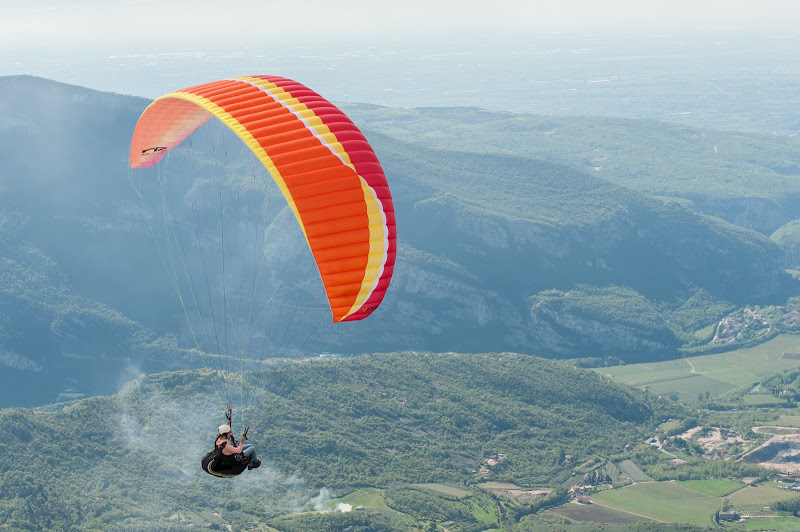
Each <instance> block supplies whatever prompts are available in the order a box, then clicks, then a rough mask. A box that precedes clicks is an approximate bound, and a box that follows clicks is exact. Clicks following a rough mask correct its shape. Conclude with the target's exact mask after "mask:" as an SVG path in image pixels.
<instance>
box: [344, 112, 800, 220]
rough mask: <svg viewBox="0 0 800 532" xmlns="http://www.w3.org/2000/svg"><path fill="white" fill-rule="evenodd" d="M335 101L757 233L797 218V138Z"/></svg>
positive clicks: (396, 127)
mask: <svg viewBox="0 0 800 532" xmlns="http://www.w3.org/2000/svg"><path fill="white" fill-rule="evenodd" d="M343 108H344V110H345V111H346V112H347V113H349V114H350V115H351V116H352V117H353V118H354V119H355V120H357V121H358V123H360V124H362V125H363V127H365V128H368V129H370V130H373V131H376V132H381V133H383V134H386V135H390V136H391V137H393V138H397V139H400V140H404V141H408V142H414V143H417V144H420V145H423V146H427V147H432V148H439V149H448V150H458V151H469V152H477V153H494V154H509V155H522V156H526V157H534V158H537V159H544V160H548V161H554V162H559V163H563V164H567V165H569V166H570V167H572V168H575V169H579V170H582V171H585V172H590V173H592V174H593V175H595V176H597V177H600V178H602V179H606V180H608V181H611V182H613V183H616V184H618V185H622V186H624V187H627V188H630V189H632V190H636V191H639V192H644V193H646V194H650V195H654V196H665V197H669V198H675V199H678V198H679V199H681V200H683V201H684V202H687V204H688V205H691V206H692V208H694V209H696V210H697V211H699V212H701V213H703V214H707V215H711V216H716V217H719V218H722V219H724V220H726V221H728V222H730V223H733V224H736V225H739V226H742V227H746V228H748V229H753V230H756V231H759V232H761V233H763V234H765V235H769V234H771V233H772V232H773V231H775V230H776V229H777V228H778V227H779V226H781V225H783V224H784V223H787V222H789V221H791V220H795V219H798V218H800V201H798V200H800V181H799V180H798V179H797V178H798V176H800V165H798V163H797V161H798V160H800V139H798V138H797V137H792V136H776V135H772V134H771V135H758V134H754V133H741V132H732V131H716V130H711V129H702V128H694V127H687V126H683V125H678V124H670V123H666V122H656V121H653V120H637V119H625V118H601V117H561V116H533V115H528V114H519V113H510V112H494V111H486V110H483V109H467V108H421V109H390V108H386V107H379V106H366V105H346V106H343Z"/></svg>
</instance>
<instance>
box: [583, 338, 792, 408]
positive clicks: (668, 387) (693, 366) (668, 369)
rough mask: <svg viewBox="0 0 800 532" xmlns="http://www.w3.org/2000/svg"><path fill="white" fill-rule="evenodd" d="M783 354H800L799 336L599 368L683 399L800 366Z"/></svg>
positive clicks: (727, 389) (719, 393)
mask: <svg viewBox="0 0 800 532" xmlns="http://www.w3.org/2000/svg"><path fill="white" fill-rule="evenodd" d="M784 353H800V336H797V335H791V334H783V335H780V336H776V337H775V338H773V339H772V340H770V341H768V342H764V343H763V344H761V345H758V346H756V347H751V348H749V349H739V350H737V351H726V352H724V353H716V354H713V355H702V356H696V357H687V358H685V359H676V360H667V361H663V362H649V363H646V364H628V365H625V366H614V367H611V368H598V369H597V371H599V372H601V373H603V374H605V375H608V376H609V377H611V378H612V379H614V380H616V381H618V382H622V383H625V384H629V385H632V386H637V387H639V388H643V387H645V386H647V387H648V389H649V390H650V392H651V393H653V394H656V395H663V394H668V393H672V392H675V393H677V394H678V396H679V398H680V400H681V401H691V400H695V399H697V395H698V394H699V393H705V392H706V391H708V392H709V393H710V394H711V395H712V396H714V397H719V396H722V395H725V394H726V393H728V392H731V391H733V390H736V389H738V388H743V387H747V386H750V385H752V384H753V383H755V382H757V381H759V380H760V379H761V378H762V377H764V376H766V375H769V374H770V373H774V372H776V371H782V370H785V369H790V368H794V367H797V366H800V360H797V359H792V358H783V355H784ZM758 397H760V398H762V397H766V396H758Z"/></svg>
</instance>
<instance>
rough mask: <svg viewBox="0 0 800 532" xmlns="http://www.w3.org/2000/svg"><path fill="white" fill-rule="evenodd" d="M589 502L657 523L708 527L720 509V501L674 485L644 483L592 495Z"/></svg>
mask: <svg viewBox="0 0 800 532" xmlns="http://www.w3.org/2000/svg"><path fill="white" fill-rule="evenodd" d="M591 500H592V502H595V503H598V504H601V505H603V506H608V507H610V508H614V509H616V510H620V511H623V512H628V513H634V514H638V515H643V516H646V517H648V518H650V519H653V520H656V521H664V522H671V523H688V524H693V525H700V526H707V525H710V524H711V516H713V515H714V512H716V511H717V510H718V509H719V507H720V503H721V500H722V499H721V498H719V497H714V496H712V495H699V494H698V493H697V492H696V491H694V490H690V489H689V488H686V487H684V486H681V485H680V484H678V483H675V482H647V483H644V484H634V485H632V486H627V487H625V488H619V489H615V490H608V491H602V492H600V493H596V494H594V495H592V497H591Z"/></svg>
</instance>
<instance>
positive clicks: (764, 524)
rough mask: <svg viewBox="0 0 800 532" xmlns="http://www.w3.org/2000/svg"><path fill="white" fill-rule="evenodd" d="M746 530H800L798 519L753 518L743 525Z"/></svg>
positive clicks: (794, 531)
mask: <svg viewBox="0 0 800 532" xmlns="http://www.w3.org/2000/svg"><path fill="white" fill-rule="evenodd" d="M740 526H743V528H744V530H773V531H775V532H796V531H797V530H800V519H798V518H797V517H791V516H786V517H753V518H751V519H748V520H747V521H745V522H744V523H743V525H740Z"/></svg>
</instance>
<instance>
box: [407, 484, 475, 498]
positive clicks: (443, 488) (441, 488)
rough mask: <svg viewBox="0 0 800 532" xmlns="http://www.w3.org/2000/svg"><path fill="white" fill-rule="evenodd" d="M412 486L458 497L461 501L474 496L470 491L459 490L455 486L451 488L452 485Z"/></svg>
mask: <svg viewBox="0 0 800 532" xmlns="http://www.w3.org/2000/svg"><path fill="white" fill-rule="evenodd" d="M411 486H412V487H415V488H424V489H428V490H432V491H436V492H439V493H442V494H444V495H450V496H451V497H457V498H459V499H461V498H463V497H468V496H469V495H471V494H472V492H470V491H468V490H465V489H462V488H457V487H455V486H450V485H447V484H412V485H411Z"/></svg>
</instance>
